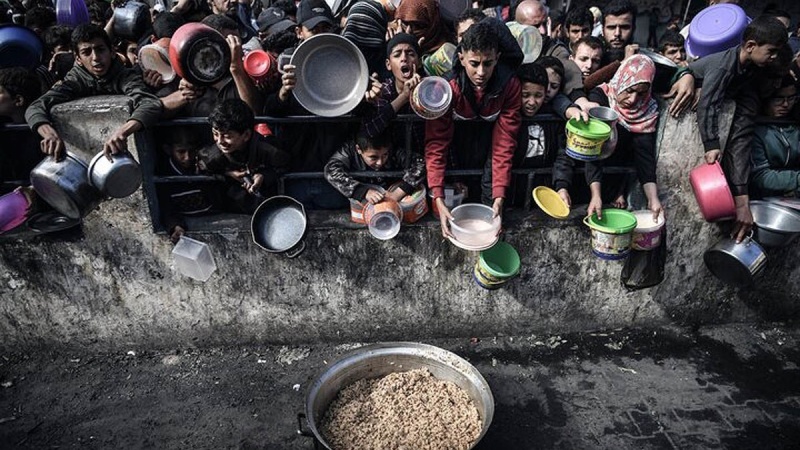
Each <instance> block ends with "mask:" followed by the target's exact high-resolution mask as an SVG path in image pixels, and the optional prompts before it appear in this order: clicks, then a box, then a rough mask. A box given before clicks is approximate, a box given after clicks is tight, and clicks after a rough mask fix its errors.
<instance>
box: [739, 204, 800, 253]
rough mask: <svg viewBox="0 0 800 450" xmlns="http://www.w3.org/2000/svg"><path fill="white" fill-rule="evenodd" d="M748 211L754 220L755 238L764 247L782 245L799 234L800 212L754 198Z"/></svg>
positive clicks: (788, 242)
mask: <svg viewBox="0 0 800 450" xmlns="http://www.w3.org/2000/svg"><path fill="white" fill-rule="evenodd" d="M750 212H751V213H752V214H753V220H754V221H755V224H756V226H755V228H754V230H755V240H756V241H758V243H759V244H761V245H763V246H765V247H783V246H786V245H789V244H791V243H792V241H794V240H795V238H797V236H798V235H800V213H798V212H797V211H795V210H793V209H791V208H787V207H784V206H780V205H777V204H775V203H772V202H765V201H760V200H754V201H752V202H750Z"/></svg>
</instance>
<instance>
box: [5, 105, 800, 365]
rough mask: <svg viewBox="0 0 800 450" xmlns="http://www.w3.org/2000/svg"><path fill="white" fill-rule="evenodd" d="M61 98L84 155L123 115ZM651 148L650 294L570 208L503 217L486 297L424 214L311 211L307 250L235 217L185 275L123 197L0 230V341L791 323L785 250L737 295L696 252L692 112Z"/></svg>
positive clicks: (468, 263) (708, 236) (793, 270)
mask: <svg viewBox="0 0 800 450" xmlns="http://www.w3.org/2000/svg"><path fill="white" fill-rule="evenodd" d="M65 106H66V107H64V108H62V109H61V110H60V114H58V122H57V124H58V128H59V129H61V130H62V131H63V133H64V136H65V140H66V141H67V144H68V145H71V146H73V148H77V149H78V150H80V151H83V152H84V153H85V154H87V155H91V154H94V152H95V151H96V150H97V149H98V148H99V147H98V145H99V143H100V142H102V137H104V136H107V135H108V134H109V133H110V132H111V131H112V130H113V127H114V125H115V124H116V123H119V122H121V121H122V120H124V118H125V117H126V114H125V112H124V110H125V108H124V107H125V105H124V103H118V102H115V101H110V100H108V99H99V100H94V101H93V103H92V104H89V105H86V104H83V105H77V106H76V105H65ZM100 111H102V114H100V113H99V112H100ZM728 115H729V114H728ZM659 140H660V152H661V155H660V161H659V179H660V184H661V192H662V195H663V197H664V203H665V205H666V208H667V211H668V227H669V228H668V231H669V242H668V246H669V256H668V262H667V267H666V279H665V281H664V282H663V283H662V284H660V285H659V286H657V287H654V288H651V289H645V290H641V291H636V292H628V291H626V290H625V288H623V287H622V286H621V285H620V282H619V278H620V270H621V268H622V263H618V262H605V261H601V260H599V259H597V258H595V257H593V256H592V255H591V253H590V249H589V231H588V229H586V227H584V226H583V225H582V224H581V218H582V215H583V213H584V211H585V209H583V208H578V209H575V210H574V211H573V214H572V215H571V217H570V219H569V220H566V221H556V220H554V219H550V218H548V217H546V216H544V215H543V214H542V213H541V212H540V211H534V212H532V213H527V212H524V211H519V212H517V213H516V214H510V215H509V217H508V218H507V220H506V229H507V230H508V231H507V232H506V234H505V239H506V240H507V241H508V242H510V243H512V244H513V245H514V246H515V247H516V248H517V249H518V250H519V252H520V254H521V256H522V263H523V269H522V274H521V276H520V277H519V278H517V279H516V280H514V281H513V282H512V283H510V285H509V286H508V287H507V288H505V289H503V290H500V291H494V292H489V291H484V290H482V289H481V288H479V287H477V286H476V285H475V284H474V283H473V281H472V279H471V270H472V266H473V264H474V263H475V260H476V258H477V255H476V254H475V253H470V252H466V251H463V250H459V249H457V248H455V247H453V246H452V245H451V244H450V243H448V242H446V241H443V239H442V237H441V234H440V231H439V229H438V224H437V223H436V222H433V221H426V222H423V223H422V224H420V225H418V226H411V227H408V228H405V229H403V230H402V231H401V233H400V235H399V236H398V237H397V238H395V239H394V240H392V241H388V242H382V241H377V240H375V239H372V238H370V237H369V236H368V234H367V232H366V230H364V229H354V228H352V227H347V226H342V225H337V222H339V223H346V217H345V216H344V214H340V215H337V216H336V217H325V216H320V215H313V216H312V217H311V222H312V223H311V229H310V230H309V232H308V235H307V238H306V239H307V244H308V248H307V250H306V251H305V253H303V254H302V255H301V256H300V257H298V258H296V259H288V258H285V257H283V256H281V255H274V254H270V253H266V252H265V251H263V250H261V249H259V248H258V247H257V246H256V245H255V244H253V243H252V241H251V239H250V235H249V224H248V223H247V220H246V218H242V220H238V221H233V222H230V223H229V225H227V226H225V227H224V229H223V230H221V232H211V233H203V234H200V233H193V234H192V236H193V237H196V238H199V239H201V240H203V241H205V242H207V243H208V244H209V245H210V246H211V248H212V250H213V252H214V256H215V258H216V262H217V266H218V270H217V272H216V273H214V274H213V275H212V277H211V278H210V279H209V280H208V282H206V283H200V282H197V281H193V280H191V279H189V278H185V277H183V276H181V275H180V274H178V273H177V272H176V271H175V269H174V267H173V263H172V259H171V254H170V252H171V250H172V245H171V244H170V243H169V242H168V240H167V239H166V238H165V236H163V235H155V234H153V233H152V232H151V223H150V219H149V213H148V210H147V202H146V201H145V197H144V195H143V194H142V192H141V190H140V191H139V192H137V193H136V194H134V195H133V196H131V197H129V198H127V199H123V200H113V201H109V202H106V203H104V204H103V205H102V206H101V208H100V209H99V210H98V211H95V212H94V213H92V214H90V215H89V216H88V217H87V218H86V219H85V223H84V226H83V234H82V235H78V236H74V237H71V238H68V239H58V240H56V239H52V238H48V237H46V236H43V237H38V238H34V239H14V238H9V237H6V238H4V239H2V240H0V342H2V347H5V348H6V349H11V348H15V349H19V348H28V347H34V346H40V345H64V346H92V347H97V348H109V347H112V348H116V347H125V346H129V345H131V346H134V345H135V346H158V347H163V346H175V345H211V344H232V343H248V342H263V343H298V342H314V341H375V340H384V339H408V340H419V339H425V338H431V337H447V336H455V337H469V336H491V335H498V334H529V333H540V332H566V331H575V330H593V329H600V328H613V327H626V326H648V325H657V324H665V323H696V324H703V323H711V322H731V321H751V320H760V319H769V320H781V319H790V318H796V317H797V316H798V307H797V305H798V304H800V289H798V288H799V287H800V268H798V266H797V264H796V261H797V257H796V253H797V250H798V244H794V245H793V246H792V247H791V248H786V249H780V250H778V251H775V252H771V253H770V254H769V257H770V260H769V262H768V267H767V269H766V271H765V273H764V275H763V276H762V277H761V279H760V281H759V283H758V285H757V287H755V288H753V289H743V290H734V289H731V288H728V287H725V286H723V285H722V284H721V283H719V282H718V281H716V279H714V278H713V277H712V276H711V274H710V273H709V272H708V271H707V270H706V268H705V267H704V265H703V262H702V254H703V252H704V250H705V249H706V248H707V247H709V246H711V245H712V244H713V243H714V242H715V241H716V240H717V239H718V238H719V237H720V236H721V235H722V234H723V233H722V231H721V230H720V228H719V226H717V225H713V224H707V223H705V222H704V221H702V219H701V218H700V215H699V212H698V210H697V206H696V204H695V201H694V197H693V195H692V192H691V188H690V186H689V182H688V176H687V175H688V172H689V170H690V169H691V168H692V167H693V166H695V165H696V164H698V163H699V161H700V158H701V153H702V151H701V147H700V141H699V137H698V134H697V129H696V126H695V121H694V117H693V115H689V116H685V117H683V118H682V119H680V120H674V119H667V120H664V121H663V123H662V129H661V134H660V137H659Z"/></svg>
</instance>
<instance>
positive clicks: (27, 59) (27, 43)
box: [0, 24, 44, 69]
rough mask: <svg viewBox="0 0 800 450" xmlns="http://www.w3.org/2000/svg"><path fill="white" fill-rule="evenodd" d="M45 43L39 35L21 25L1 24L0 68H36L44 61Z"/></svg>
mask: <svg viewBox="0 0 800 450" xmlns="http://www.w3.org/2000/svg"><path fill="white" fill-rule="evenodd" d="M43 52H44V45H43V44H42V40H41V39H39V36H37V35H36V33H34V32H33V31H31V30H30V29H28V28H25V27H22V26H19V25H11V24H8V25H0V68H2V69H5V68H9V67H25V68H27V69H34V68H36V67H37V66H39V64H41V61H42V53H43Z"/></svg>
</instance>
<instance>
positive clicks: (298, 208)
mask: <svg viewBox="0 0 800 450" xmlns="http://www.w3.org/2000/svg"><path fill="white" fill-rule="evenodd" d="M307 226H308V220H307V219H306V211H305V209H304V208H303V204H302V203H300V202H298V201H297V200H295V199H293V198H292V197H287V196H285V195H276V196H275V197H270V198H268V199H266V200H264V201H263V202H262V203H261V204H260V205H258V208H256V212H255V213H253V218H252V220H251V221H250V232H251V233H252V235H253V242H255V243H256V245H258V246H259V247H261V248H263V249H264V250H266V251H268V252H270V253H284V254H285V255H286V256H287V257H288V258H294V257H296V256H297V255H299V254H300V253H302V252H303V250H305V248H306V242H305V241H304V240H303V237H304V236H305V234H306V227H307Z"/></svg>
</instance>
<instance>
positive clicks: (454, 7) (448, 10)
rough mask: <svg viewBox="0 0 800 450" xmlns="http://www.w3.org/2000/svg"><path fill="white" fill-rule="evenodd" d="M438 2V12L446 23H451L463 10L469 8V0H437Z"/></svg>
mask: <svg viewBox="0 0 800 450" xmlns="http://www.w3.org/2000/svg"><path fill="white" fill-rule="evenodd" d="M436 3H438V4H439V14H440V15H441V17H442V20H443V21H445V22H446V23H452V22H453V21H455V20H456V19H457V18H458V16H460V15H461V13H463V12H464V11H466V10H467V9H469V7H470V3H471V2H470V0H437V1H436Z"/></svg>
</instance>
